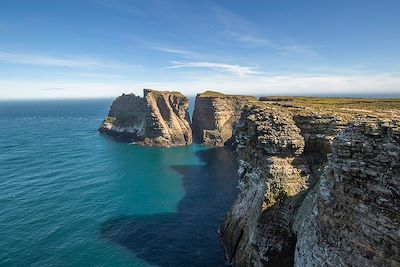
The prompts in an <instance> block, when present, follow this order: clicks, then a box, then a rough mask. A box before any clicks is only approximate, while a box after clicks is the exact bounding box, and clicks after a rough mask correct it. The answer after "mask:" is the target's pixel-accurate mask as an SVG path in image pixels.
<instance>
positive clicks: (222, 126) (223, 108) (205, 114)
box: [193, 91, 256, 146]
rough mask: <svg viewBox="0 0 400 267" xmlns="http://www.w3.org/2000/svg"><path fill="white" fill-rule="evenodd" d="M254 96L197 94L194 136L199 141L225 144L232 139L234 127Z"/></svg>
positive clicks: (210, 143) (207, 92) (218, 144)
mask: <svg viewBox="0 0 400 267" xmlns="http://www.w3.org/2000/svg"><path fill="white" fill-rule="evenodd" d="M251 101H256V98H255V97H252V96H237V95H225V94H222V93H218V92H213V91H206V92H204V93H201V94H197V96H196V101H195V108H194V112H193V137H194V141H195V142H197V143H201V144H205V145H212V146H223V145H225V144H226V143H229V142H230V141H231V137H232V129H233V126H234V124H235V123H236V122H237V121H238V120H239V118H240V114H241V113H242V110H243V108H244V107H245V106H246V104H248V103H249V102H251Z"/></svg>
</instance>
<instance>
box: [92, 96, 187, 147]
mask: <svg viewBox="0 0 400 267" xmlns="http://www.w3.org/2000/svg"><path fill="white" fill-rule="evenodd" d="M188 108H189V99H188V98H187V97H185V96H184V95H182V94H181V93H179V92H169V91H156V90H151V89H144V90H143V98H142V97H139V96H135V95H134V94H123V95H122V96H119V97H117V98H116V99H115V100H114V102H113V103H112V105H111V108H110V111H109V113H108V115H107V117H106V118H105V119H104V121H103V123H102V125H101V126H100V128H99V132H100V133H104V134H107V135H111V136H116V137H120V138H123V139H125V140H127V141H130V142H137V143H138V144H142V145H149V146H178V145H187V144H191V143H192V130H191V125H190V118H189V113H188Z"/></svg>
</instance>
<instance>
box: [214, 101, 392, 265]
mask: <svg viewBox="0 0 400 267" xmlns="http://www.w3.org/2000/svg"><path fill="white" fill-rule="evenodd" d="M363 113H364V111H357V112H347V111H346V112H342V110H340V111H339V112H338V109H337V108H332V109H331V108H322V109H321V108H313V107H304V106H303V107H300V106H296V105H292V104H289V103H285V104H282V103H280V104H276V103H274V104H271V103H261V102H259V103H253V105H251V106H248V107H246V108H245V109H244V111H243V113H242V116H241V119H240V120H239V121H238V123H237V124H236V127H235V129H234V138H235V142H234V144H235V146H236V152H237V155H238V159H239V164H240V167H239V170H238V172H239V175H240V179H239V189H240V193H239V195H238V198H237V200H236V201H235V203H234V205H233V206H232V208H231V210H230V211H229V213H228V214H227V217H226V220H225V222H224V224H223V225H222V227H221V239H222V241H223V243H224V245H225V248H226V252H227V257H228V260H230V261H231V262H233V263H234V265H235V266H293V264H294V262H296V265H297V266H338V264H339V266H359V265H358V263H361V264H363V263H369V264H372V266H379V265H380V263H382V264H383V265H381V266H393V262H395V261H393V258H396V257H397V258H398V250H399V244H398V243H397V245H396V243H395V242H393V241H395V240H397V241H398V240H399V238H398V236H396V232H395V231H394V229H395V227H396V226H397V229H399V228H398V221H396V220H395V219H394V216H393V214H394V213H395V212H398V209H399V205H398V204H399V202H398V201H399V200H398V199H399V195H398V192H399V179H398V176H396V172H397V173H399V171H398V167H395V168H394V166H398V164H400V163H399V159H398V158H393V160H394V161H391V163H390V164H389V163H385V161H387V160H388V157H387V155H385V156H382V155H381V156H379V155H378V154H379V153H380V152H379V151H378V150H377V151H375V147H374V146H378V144H381V145H382V146H383V148H382V151H383V150H384V149H386V150H387V149H388V148H389V147H390V148H391V149H392V152H389V153H392V154H393V155H395V156H396V155H398V154H397V152H396V151H397V150H396V149H395V148H394V147H395V146H397V149H399V144H398V137H395V134H393V132H398V126H396V125H398V124H396V125H395V124H390V126H386V128H381V127H380V126H377V125H375V124H374V123H371V122H369V121H368V120H367V122H365V124H364V125H370V127H369V128H370V130H368V131H369V132H372V134H373V135H375V139H374V140H375V141H374V145H373V146H371V145H368V144H366V143H365V142H364V140H366V138H365V137H363V136H362V134H360V136H354V140H360V143H358V146H359V147H360V146H367V147H368V148H365V150H364V151H363V153H366V152H367V151H368V152H369V153H370V156H371V159H372V158H376V159H377V161H376V162H375V163H374V165H375V167H373V168H372V169H373V172H372V173H373V174H375V175H377V173H380V172H381V173H385V172H386V173H388V175H389V176H391V177H392V178H391V179H392V180H391V182H388V183H386V184H383V185H382V184H381V185H382V186H381V187H378V186H376V187H375V185H372V184H371V183H369V182H367V181H366V180H365V179H363V178H362V177H364V176H363V175H364V174H360V173H358V174H357V173H355V175H359V177H361V178H360V179H355V180H354V182H355V184H354V185H358V186H359V187H361V188H369V187H370V186H372V188H371V189H368V190H364V189H362V190H364V191H362V192H365V193H367V194H368V195H369V196H371V198H373V199H374V197H372V195H371V193H374V194H375V195H376V194H377V193H376V192H374V190H378V191H379V190H381V191H387V190H389V191H392V194H391V195H390V194H389V193H388V194H389V195H386V197H384V198H383V199H385V200H384V201H387V202H389V203H390V204H389V206H390V207H391V208H392V210H391V211H390V212H391V215H387V216H389V217H382V216H381V215H380V213H379V212H378V211H377V209H379V208H380V207H377V209H376V208H373V206H371V205H372V204H371V203H372V202H371V201H366V202H364V204H363V205H364V206H362V205H361V206H362V207H363V208H364V210H363V211H365V212H373V213H374V215H364V216H365V217H367V218H369V219H366V220H367V222H365V224H357V222H356V219H355V218H358V219H360V220H362V219H361V218H359V217H357V216H361V215H362V212H360V213H359V214H357V215H354V216H355V217H353V218H347V217H345V214H351V213H350V211H349V210H346V209H344V208H343V207H342V206H341V205H340V204H332V205H333V206H332V208H331V209H330V210H329V209H328V208H327V209H326V213H325V217H324V219H325V222H324V223H325V224H328V223H329V225H330V226H329V227H331V228H329V227H328V226H327V227H325V228H324V226H323V224H322V229H321V227H319V223H320V222H319V221H318V220H317V219H314V221H313V220H311V221H310V220H309V218H312V214H313V213H314V212H315V210H316V208H315V207H316V206H318V205H317V204H308V205H307V204H305V203H316V200H315V199H314V200H313V201H311V200H309V199H310V198H312V196H314V195H316V194H317V195H318V194H322V195H323V194H326V191H327V189H326V187H327V185H326V184H327V182H324V181H325V180H324V179H322V180H321V182H319V178H320V177H321V174H323V171H324V169H325V166H326V165H327V162H328V157H327V155H329V153H331V152H332V150H331V149H332V141H333V140H335V142H337V141H336V140H337V138H339V137H340V136H342V135H341V134H339V137H337V138H336V139H334V138H335V136H337V135H338V133H340V131H341V130H343V129H344V128H345V127H346V126H347V125H348V123H349V122H350V121H351V120H353V119H354V118H355V117H357V116H359V115H360V114H361V115H365V114H363ZM384 113H385V112H384ZM385 114H389V113H385ZM396 116H397V115H396ZM397 121H398V120H397ZM353 127H354V126H353ZM364 127H366V126H364ZM351 129H352V128H351ZM371 129H372V130H371ZM373 129H375V130H373ZM389 129H391V130H389ZM396 129H397V130H396ZM346 131H348V132H351V131H354V130H349V129H346ZM385 132H391V134H390V136H391V137H390V138H391V140H392V141H391V143H390V144H386V143H387V141H385V140H384V139H385V138H381V137H379V136H381V133H385ZM377 136H378V137H377ZM396 138H397V139H396ZM367 139H368V138H367ZM393 140H397V141H393ZM335 142H334V146H333V147H334V150H333V154H332V156H331V157H330V160H331V162H332V158H337V156H336V155H340V153H341V152H340V153H339V151H342V150H343V149H341V150H340V149H339V150H338V149H336V145H335ZM354 142H355V143H357V141H354ZM396 142H397V144H396ZM343 153H347V154H349V152H343ZM347 154H346V155H347ZM356 157H358V158H360V155H359V154H357V156H356ZM382 161H383V162H382ZM360 162H363V163H360V166H354V167H355V169H352V170H349V168H348V167H346V166H340V167H339V168H340V169H342V168H344V169H345V171H349V172H351V173H353V174H354V171H355V170H359V171H360V170H362V172H371V171H370V170H368V167H367V165H369V164H372V162H371V160H370V161H363V160H361V161H360ZM394 162H397V165H396V164H395V163H394ZM342 163H343V164H344V165H346V164H350V165H351V164H353V163H352V160H351V159H343V160H342ZM330 164H332V163H330ZM371 166H372V165H371ZM391 168H392V169H393V171H392V169H391ZM396 168H397V169H396ZM350 169H351V168H350ZM342 171H343V170H342ZM324 175H325V176H324ZM324 175H323V177H326V174H324ZM335 177H336V180H337V177H338V176H335ZM386 179H387V178H386ZM387 180H388V179H387ZM396 181H397V182H396ZM320 183H321V184H323V185H324V186H325V187H323V188H324V189H323V190H322V191H321V190H320V188H321V187H320ZM337 183H338V184H341V182H337ZM315 184H316V186H314V185H315ZM310 188H313V190H311V191H310V193H308V192H309V190H310ZM374 188H375V189H374ZM347 189H348V187H347ZM347 189H346V190H347ZM346 190H344V191H343V190H342V191H341V192H340V193H339V192H338V193H337V195H336V196H335V197H338V199H337V200H336V199H335V198H332V199H331V203H337V201H338V202H339V203H340V202H341V201H342V200H340V198H345V197H344V195H345V194H347V191H346ZM352 190H353V191H357V190H358V189H357V188H356V187H355V188H353V189H352ZM320 191H321V192H320ZM362 192H360V191H359V192H358V193H359V194H360V193H362ZM386 193H387V192H386ZM386 193H385V194H386ZM396 194H397V195H396ZM331 195H333V194H331ZM306 196H307V198H306ZM396 198H397V200H396ZM304 199H306V200H305V201H304ZM312 199H313V198H312ZM346 199H347V198H346ZM347 200H348V199H347ZM387 202H386V203H387ZM349 203H350V202H345V204H342V205H346V204H347V205H348V204H349ZM396 205H397V208H395V209H393V207H394V206H396ZM300 206H301V208H300V211H299V207H300ZM318 207H319V206H318ZM342 210H343V212H342ZM382 212H384V213H385V214H388V213H389V211H387V210H386V211H382ZM382 212H381V213H382ZM296 214H297V217H296ZM301 214H302V215H301ZM334 214H338V218H339V219H338V221H337V222H336V223H335V220H333V221H332V222H329V219H330V215H334ZM318 218H319V217H318ZM382 218H383V219H382ZM295 221H296V223H295ZM307 223H308V224H307ZM340 224H343V225H347V226H346V227H348V228H349V229H351V231H352V232H353V233H355V234H359V236H361V235H360V232H362V231H364V230H361V229H365V231H366V232H368V234H364V235H363V237H362V240H364V241H362V242H361V241H360V240H361V239H357V238H353V237H352V236H351V235H346V234H342V236H341V237H340V238H342V240H338V239H335V237H336V236H337V237H339V235H337V234H338V233H337V232H335V231H333V230H332V229H334V227H337V229H343V227H340ZM375 224H378V225H380V224H382V225H384V226H379V228H378V229H380V230H377V229H372V228H373V227H372V226H371V225H375ZM294 225H296V226H295V227H294ZM349 225H352V226H349ZM368 225H369V226H370V227H369V228H368ZM388 225H389V226H388ZM313 227H314V228H313ZM385 227H386V228H385ZM294 229H295V230H294ZM316 229H317V230H316ZM318 231H319V232H318ZM329 231H330V232H329ZM379 231H383V232H385V231H386V232H391V233H390V234H388V236H389V237H383V238H375V239H374V238H372V239H371V242H369V243H368V242H365V240H366V239H368V238H370V236H371V235H373V234H377V233H379ZM312 233H313V234H314V235H312ZM344 233H346V232H344ZM397 234H398V233H397ZM325 238H331V240H333V241H332V242H331V243H330V247H328V248H326V249H325V248H324V245H322V246H321V247H320V245H319V244H320V243H321V244H322V243H323V241H324V240H325ZM359 238H361V237H359ZM388 238H389V239H390V238H391V240H392V241H391V242H388V243H387V245H385V246H386V247H385V246H381V247H379V246H378V244H379V241H380V242H381V244H382V242H386V239H388ZM310 239H311V240H310ZM350 239H352V240H353V241H354V240H356V241H354V242H353V241H351V240H350ZM374 240H379V241H376V242H375V241H374ZM334 241H338V242H339V243H337V244H336V245H335V243H334ZM313 242H314V243H313ZM346 242H347V244H348V245H344V246H345V248H343V247H342V245H341V244H342V243H346ZM357 242H358V245H357V244H356V243H357ZM296 244H297V245H296ZM296 246H297V247H296ZM309 246H314V248H312V249H311V250H312V251H310V252H309V251H308V247H309ZM359 246H365V248H364V250H365V251H367V250H368V251H369V252H368V253H371V252H370V250H375V254H374V255H373V257H383V256H382V255H386V254H388V253H389V254H390V253H394V255H397V256H392V257H391V259H390V261H388V262H383V261H379V260H372V261H365V260H362V259H358V258H357V257H356V258H353V261H351V257H349V255H350V254H348V255H347V257H348V260H347V262H346V260H344V259H343V257H346V255H345V254H343V253H339V252H335V253H331V254H334V255H337V254H339V256H332V257H331V256H326V255H325V256H324V253H327V251H335V250H337V251H340V250H342V249H345V250H346V249H347V251H348V252H349V251H355V250H359ZM295 248H296V249H295ZM324 249H325V250H324ZM295 251H296V253H295ZM362 251H363V249H361V250H360V251H358V252H357V253H359V254H360V255H361V254H362V255H364V256H365V255H367V254H368V253H367V252H362ZM382 251H385V252H382ZM396 253H397V254H396ZM295 254H296V258H295ZM328 254H329V253H328ZM331 254H329V255H331ZM377 255H380V256H377ZM364 256H360V257H364ZM333 258H335V259H333ZM318 259H319V260H318ZM338 259H340V261H338ZM330 264H331V265H330ZM340 264H342V265H340ZM368 266H369V265H368Z"/></svg>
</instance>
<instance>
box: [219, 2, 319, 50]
mask: <svg viewBox="0 0 400 267" xmlns="http://www.w3.org/2000/svg"><path fill="white" fill-rule="evenodd" d="M215 11H216V16H217V19H218V20H219V21H220V22H221V23H222V25H223V27H224V29H225V32H224V33H225V37H227V38H229V39H231V40H234V41H237V42H239V43H242V44H243V45H245V46H250V47H268V48H271V49H274V50H277V51H279V52H281V53H282V55H284V56H288V55H305V56H312V57H317V56H318V54H317V52H316V51H314V50H313V49H312V48H310V47H309V46H305V45H302V44H298V43H296V42H291V43H288V42H282V41H277V40H271V38H266V37H264V36H260V34H256V32H257V28H258V27H257V25H253V24H251V23H249V22H248V21H246V20H245V19H243V18H242V17H240V16H239V15H237V14H235V13H233V12H231V11H229V10H227V9H226V8H224V7H222V6H220V5H215ZM274 39H276V38H274Z"/></svg>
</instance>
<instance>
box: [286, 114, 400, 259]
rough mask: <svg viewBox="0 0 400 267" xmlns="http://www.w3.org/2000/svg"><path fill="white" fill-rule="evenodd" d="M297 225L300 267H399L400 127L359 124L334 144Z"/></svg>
mask: <svg viewBox="0 0 400 267" xmlns="http://www.w3.org/2000/svg"><path fill="white" fill-rule="evenodd" d="M332 147H333V153H332V154H331V156H330V157H329V164H328V168H327V169H326V170H325V172H324V174H323V175H322V177H321V180H320V182H319V184H318V185H317V186H316V188H315V189H313V190H312V191H311V192H310V194H309V195H308V196H307V199H306V201H304V203H303V204H302V206H301V208H300V210H299V212H298V214H297V217H296V221H295V224H294V229H295V231H296V234H297V240H298V241H297V245H296V250H295V253H296V254H295V265H296V266H400V251H399V246H400V245H399V240H400V231H399V229H400V216H399V214H400V191H399V190H400V123H399V122H398V121H397V122H396V121H391V120H380V119H373V118H368V119H364V120H359V121H356V122H355V123H354V124H351V125H350V126H349V127H347V128H346V129H345V130H344V131H343V132H341V133H340V134H339V135H337V136H336V138H335V139H334V141H333V146H332Z"/></svg>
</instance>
